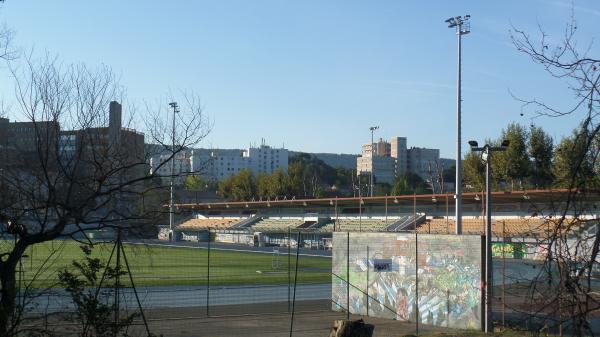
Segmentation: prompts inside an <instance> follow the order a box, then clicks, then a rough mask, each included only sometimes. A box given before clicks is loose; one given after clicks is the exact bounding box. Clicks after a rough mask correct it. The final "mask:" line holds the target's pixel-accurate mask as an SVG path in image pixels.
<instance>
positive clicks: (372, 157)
mask: <svg viewBox="0 0 600 337" xmlns="http://www.w3.org/2000/svg"><path fill="white" fill-rule="evenodd" d="M377 129H379V126H371V127H370V128H369V130H371V180H370V181H369V186H370V190H371V192H370V193H369V195H370V196H373V170H374V169H375V162H374V159H375V149H374V147H373V133H374V132H375V130H377Z"/></svg>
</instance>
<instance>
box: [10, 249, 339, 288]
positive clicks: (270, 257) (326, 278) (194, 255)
mask: <svg viewBox="0 0 600 337" xmlns="http://www.w3.org/2000/svg"><path fill="white" fill-rule="evenodd" d="M9 246H10V242H9V241H4V242H1V243H0V250H1V251H2V252H4V251H6V250H7V248H9ZM79 246H80V244H79V243H77V242H74V241H69V240H55V241H51V242H46V243H42V244H38V245H35V246H34V247H32V248H30V249H28V250H27V252H26V254H25V255H26V256H25V257H24V258H23V259H22V269H21V275H23V277H22V280H23V283H22V286H26V285H27V284H30V285H31V286H32V287H35V288H39V287H55V286H58V285H57V281H58V276H57V275H58V271H59V270H62V269H64V268H69V269H70V270H71V271H76V269H74V268H73V266H72V263H73V261H74V260H76V261H83V257H84V254H83V253H82V252H81V250H80V248H79ZM113 246H114V245H113V244H97V245H95V246H94V248H93V254H92V256H93V257H98V258H100V259H101V260H102V261H103V262H104V263H106V262H107V261H108V259H109V256H110V254H111V250H112V248H113ZM124 248H125V249H124V250H125V255H126V257H127V259H128V262H129V266H130V268H131V274H132V275H133V279H134V282H135V284H136V285H139V286H169V285H205V284H206V283H207V281H208V274H209V273H210V284H211V285H215V286H217V285H255V284H287V282H288V277H289V276H288V257H287V255H284V254H281V255H276V254H273V253H267V254H265V253H255V252H235V251H225V250H216V249H211V251H210V270H209V268H207V266H208V251H207V250H206V249H198V248H184V247H160V246H151V245H133V244H124ZM290 261H291V263H290V265H289V270H290V271H291V273H290V275H291V280H292V282H293V280H294V270H295V255H293V256H292V257H291V259H290ZM115 263H116V253H115V255H114V256H113V260H112V261H111V263H110V264H111V265H112V266H114V265H115ZM121 264H122V265H123V268H124V266H125V262H124V259H123V255H121ZM123 278H124V280H123V281H122V282H123V283H124V284H125V285H129V284H130V282H129V279H128V276H124V277H123ZM298 282H299V283H319V282H331V259H330V258H326V257H305V256H300V260H299V263H298Z"/></svg>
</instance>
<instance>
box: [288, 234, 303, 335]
mask: <svg viewBox="0 0 600 337" xmlns="http://www.w3.org/2000/svg"><path fill="white" fill-rule="evenodd" d="M300 239H301V234H300V231H298V236H297V241H298V244H297V245H296V266H295V270H296V271H295V273H294V294H293V297H292V313H291V318H290V337H292V335H293V333H294V312H295V311H296V285H297V284H298V259H299V258H300Z"/></svg>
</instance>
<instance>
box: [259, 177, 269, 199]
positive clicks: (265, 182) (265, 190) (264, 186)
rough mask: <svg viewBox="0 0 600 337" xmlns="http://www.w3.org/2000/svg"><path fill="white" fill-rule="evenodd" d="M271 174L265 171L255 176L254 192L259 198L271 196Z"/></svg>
mask: <svg viewBox="0 0 600 337" xmlns="http://www.w3.org/2000/svg"><path fill="white" fill-rule="evenodd" d="M270 185H271V175H270V174H268V173H265V172H262V173H259V174H258V176H257V177H256V194H257V196H258V197H260V198H267V197H270V196H271V187H270Z"/></svg>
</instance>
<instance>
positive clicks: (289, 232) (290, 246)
mask: <svg viewBox="0 0 600 337" xmlns="http://www.w3.org/2000/svg"><path fill="white" fill-rule="evenodd" d="M291 255H292V229H291V228H290V226H288V263H287V269H288V270H287V272H288V273H287V274H288V312H291V311H292V301H291V299H292V293H291V284H292V274H291V273H292V270H291V259H292V257H291Z"/></svg>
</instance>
